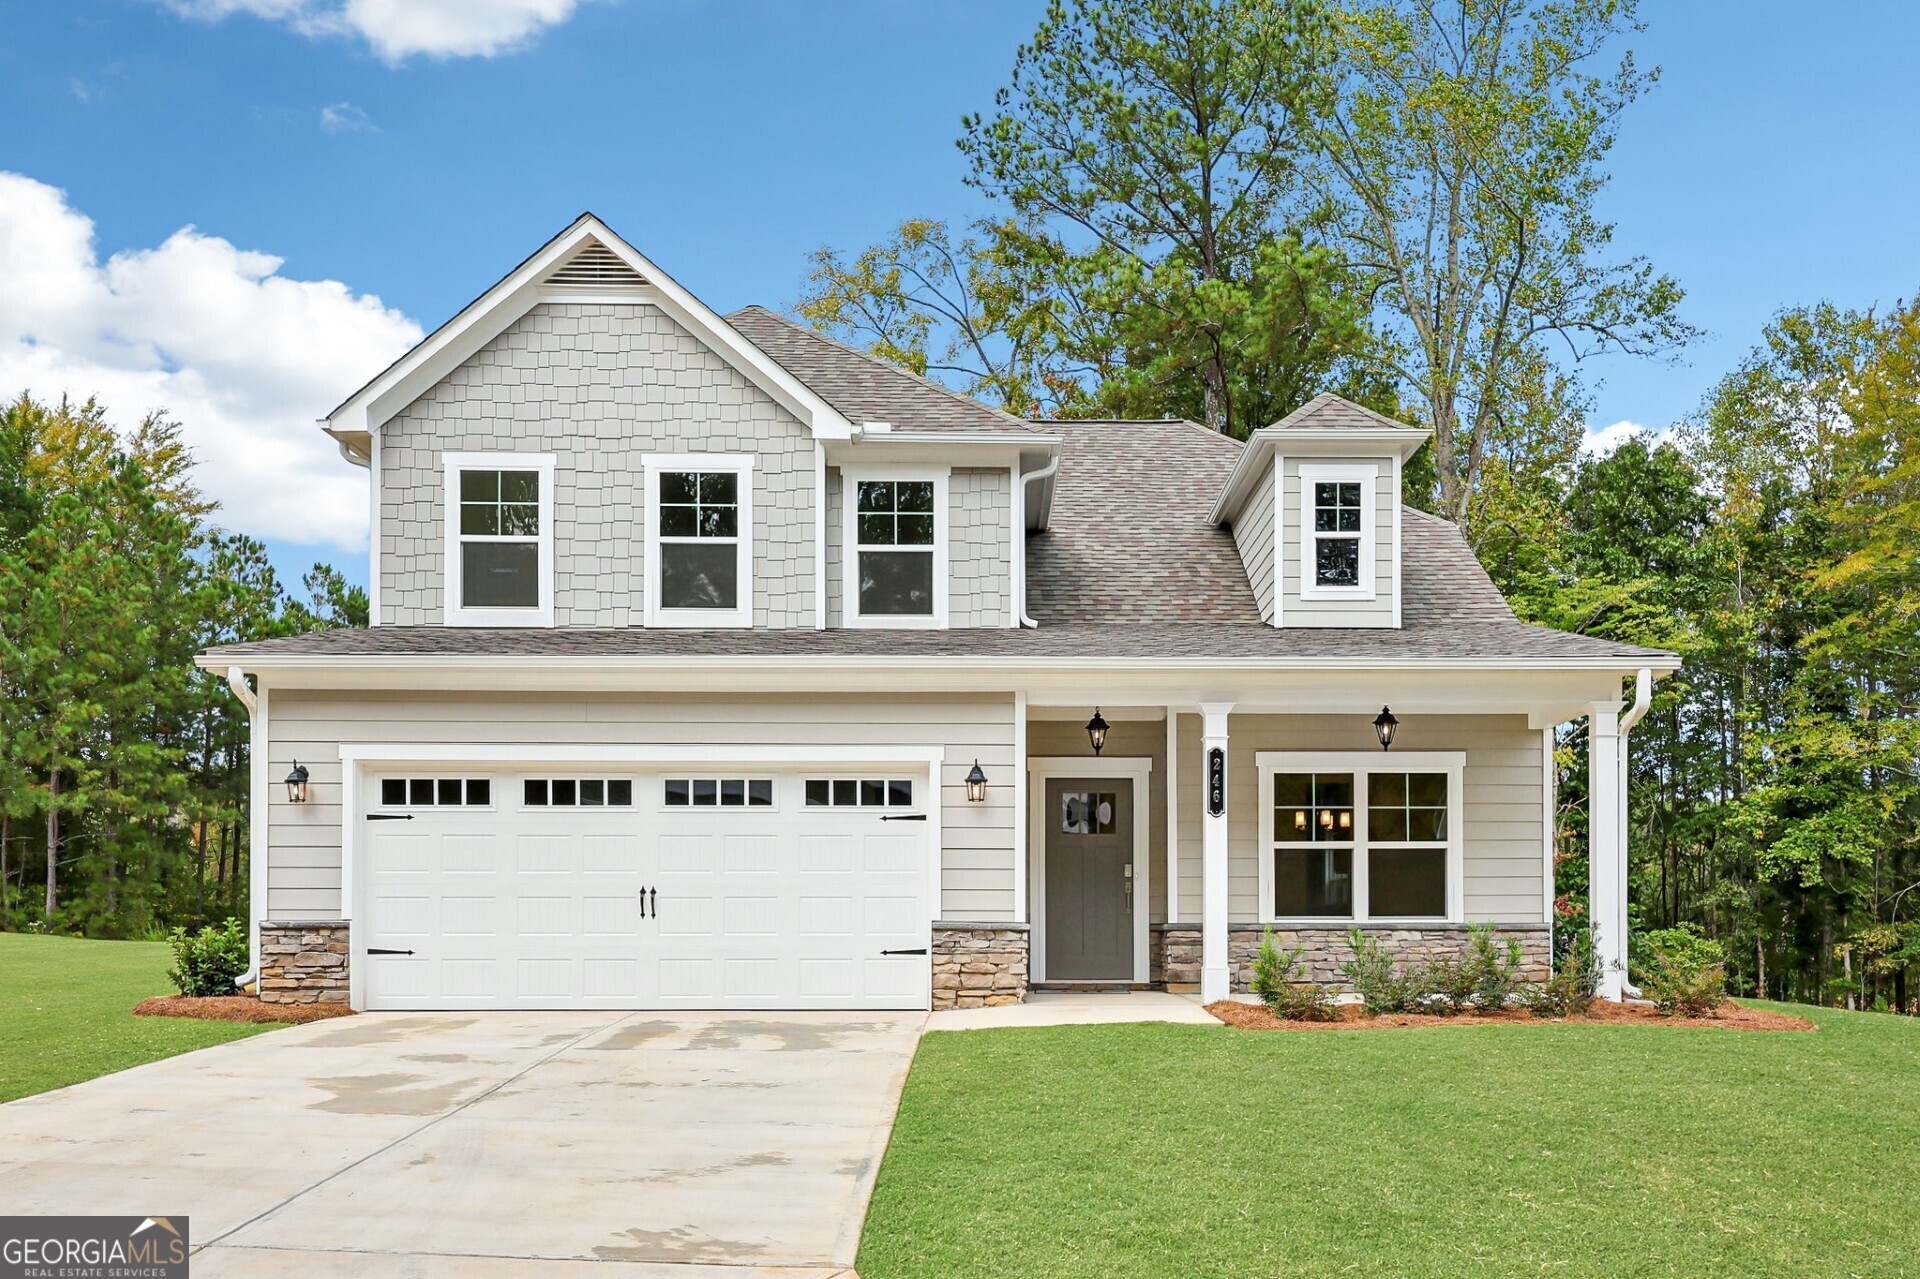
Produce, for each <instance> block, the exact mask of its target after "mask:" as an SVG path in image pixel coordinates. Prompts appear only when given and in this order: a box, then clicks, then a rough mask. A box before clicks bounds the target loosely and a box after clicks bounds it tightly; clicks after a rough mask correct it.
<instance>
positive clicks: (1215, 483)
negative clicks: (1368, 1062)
mask: <svg viewBox="0 0 1920 1279" xmlns="http://www.w3.org/2000/svg"><path fill="white" fill-rule="evenodd" d="M323 426H324V428H325V429H326V430H327V431H328V432H329V433H330V434H331V435H332V436H333V437H334V438H335V439H336V440H337V441H338V442H339V446H340V451H341V453H342V455H343V457H344V458H345V461H346V462H347V463H351V464H353V465H356V466H360V467H364V468H366V469H367V472H368V477H369V482H370V483H369V489H370V500H369V515H370V519H371V523H372V554H371V560H370V563H369V569H368V571H369V574H370V581H371V583H372V587H371V591H370V595H371V603H372V612H373V625H372V626H371V627H370V628H368V629H365V630H339V631H330V632H325V633H321V634H315V635H305V636H298V637H291V638H286V639H278V640H271V641H265V642H261V643H252V644H240V645H232V646H228V647H225V648H220V649H215V650H213V651H211V652H209V653H206V654H204V655H202V657H201V659H200V661H201V664H202V665H204V666H206V667H208V668H209V669H213V670H216V671H221V672H224V673H225V674H226V676H227V678H228V680H229V682H230V684H231V686H232V688H233V691H234V693H235V695H236V696H238V697H239V698H240V699H241V700H242V701H244V702H245V703H246V704H247V705H248V707H249V710H250V712H251V716H252V734H253V737H252V741H253V788H252V796H253V813H254V823H253V835H252V850H253V854H252V877H253V879H252V884H253V897H252V903H253V919H254V924H255V929H256V933H255V943H254V944H255V962H256V969H257V971H258V975H259V977H260V980H261V988H262V993H263V995H264V996H265V997H266V998H269V999H279V1000H296V999H328V1000H337V999H350V1000H351V1002H352V1004H353V1006H354V1007H356V1008H409V1009H450V1008H462V1009H464V1008H563V1007H610V1008H752V1007H768V1008H924V1007H929V1006H931V1007H947V1006H952V1005H955V1004H958V1005H962V1006H967V1005H973V1004H978V1003H986V1002H1004V1001H1008V1000H1014V999H1020V998H1023V997H1024V996H1025V994H1026V993H1027V991H1028V989H1029V988H1030V987H1031V986H1034V985H1042V984H1045V983H1049V982H1071V983H1076V984H1084V983H1114V984H1116V985H1149V984H1150V985H1161V984H1164V985H1166V986H1168V987H1171V988H1174V989H1198V990H1199V991H1200V992H1201V993H1202V994H1203V995H1204V996H1205V997H1207V998H1209V999H1211V998H1218V997H1220V996H1222V995H1224V994H1226V993H1227V992H1228V991H1229V990H1230V989H1240V988H1242V987H1243V986H1244V982H1245V980H1246V975H1247V972H1246V970H1247V968H1248V965H1249V961H1250V959H1251V956H1252V954H1253V951H1254V949H1255V947H1256V946H1257V944H1258V940H1259V936H1260V933H1261V930H1262V929H1264V928H1268V927H1271V928H1273V929H1275V930H1276V931H1278V932H1280V933H1281V934H1282V935H1283V936H1284V937H1286V938H1288V939H1290V940H1294V941H1297V942H1302V943H1305V944H1306V945H1308V947H1309V949H1310V954H1311V956H1312V957H1313V960H1314V962H1315V966H1316V971H1317V972H1318V974H1319V975H1320V976H1322V977H1324V978H1327V979H1329V980H1331V979H1333V978H1334V977H1335V973H1336V969H1335V965H1336V964H1337V962H1338V961H1339V960H1340V959H1342V958H1344V957H1345V954H1346V949H1345V939H1346V935H1347V933H1348V932H1349V930H1351V929H1352V928H1353V927H1355V926H1358V927H1360V928H1363V929H1368V930H1378V931H1379V932H1380V934H1381V935H1382V936H1383V937H1385V938H1386V939H1387V940H1388V941H1389V943H1390V945H1391V946H1392V947H1393V948H1395V949H1396V950H1398V951H1400V952H1402V953H1416V952H1423V951H1431V950H1433V949H1435V948H1451V947H1457V946H1459V945H1460V944H1461V943H1462V940H1463V937H1464V930H1465V926H1466V925H1467V924H1469V923H1472V922H1482V921H1484V922H1488V923H1492V924H1495V925H1497V926H1498V927H1499V928H1500V929H1501V930H1503V931H1506V932H1510V933H1511V934H1512V935H1514V936H1516V937H1517V938H1518V939H1519V940H1520V941H1521V942H1522V943H1523V945H1524V947H1525V948H1526V951H1527V953H1528V955H1529V956H1530V957H1531V958H1532V959H1533V961H1534V962H1535V963H1536V964H1538V965H1544V964H1545V963H1546V962H1547V959H1548V951H1549V936H1550V933H1549V928H1550V921H1551V917H1552V910H1553V895H1554V894H1553V844H1554V832H1553V827H1554V802H1555V799H1554V764H1553V744H1554V739H1553V732H1554V729H1555V726H1556V725H1560V724H1562V723H1565V722H1567V721H1569V720H1573V719H1576V718H1580V717H1587V718H1589V720H1590V730H1589V731H1590V734H1591V747H1592V749H1591V751H1590V760H1591V770H1592V775H1591V779H1590V792H1591V828H1592V839H1591V848H1592V853H1591V856H1592V862H1593V866H1592V869H1593V884H1594V890H1593V893H1594V911H1595V918H1596V920H1597V921H1598V934H1599V947H1600V950H1601V953H1602V955H1603V957H1604V958H1606V959H1607V960H1608V961H1609V963H1610V962H1611V960H1613V959H1616V958H1618V957H1619V956H1620V954H1621V953H1622V950H1623V946H1624V942H1625V934H1626V910H1625V901H1626V878H1625V866H1626V859H1625V840H1626V830H1625V823H1624V821H1623V820H1622V815H1623V809H1624V792H1623V788H1622V781H1623V779H1624V775H1625V758H1626V755H1625V751H1626V747H1625V738H1626V733H1627V729H1628V728H1630V727H1631V724H1632V722H1633V721H1634V720H1635V719H1637V718H1638V716H1639V714H1640V713H1642V712H1643V711H1644V709H1645V706H1646V698H1647V694H1648V689H1649V686H1650V684H1651V680H1652V677H1653V675H1654V674H1655V673H1657V672H1664V671H1667V670H1671V669H1672V668H1673V667H1674V666H1676V665H1677V661H1676V659H1675V658H1674V657H1673V656H1672V655H1671V654H1668V653H1663V652H1657V651H1652V650H1647V649H1640V648H1632V647H1627V646H1623V645H1619V644H1613V643H1608V642H1603V641H1599V640H1595V639H1590V638H1584V637H1580V636H1575V635H1568V634H1562V633H1559V632H1555V631H1550V630H1544V629H1541V628H1539V627H1534V626H1529V625H1525V624H1522V623H1521V622H1519V621H1518V620H1516V618H1515V617H1514V615H1513V613H1512V611H1511V610H1510V609H1509V608H1508V607H1507V605H1506V603H1505V602H1504V601H1503V600H1502V599H1501V598H1500V595H1499V594H1498V592H1497V591H1496V590H1495V589H1494V587H1493V586H1492V584H1491V583H1490V582H1489V580H1488V578H1487V576H1486V575H1485V573H1483V572H1482V571H1481V568H1480V566H1479V564H1478V563H1477V562H1476V561H1475V559H1474V557H1473V554H1472V552H1471V551H1470V550H1469V548H1468V546H1467V544H1466V542H1465V540H1464V539H1463V538H1462V537H1461V535H1460V533H1459V531H1458V530H1457V529H1456V528H1454V527H1453V526H1452V525H1450V524H1447V523H1445V522H1443V521H1441V520H1438V519H1436V518H1434V517H1433V516H1431V515H1427V514H1425V513H1422V512H1420V511H1418V510H1414V509H1411V508H1408V507H1406V506H1405V505H1404V504H1403V503H1402V501H1401V482H1400V478H1401V469H1402V466H1403V465H1404V463H1405V462H1406V460H1407V458H1408V457H1409V456H1410V455H1412V454H1413V453H1414V452H1415V451H1416V450H1417V449H1419V448H1420V447H1421V446H1422V444H1423V443H1424V442H1425V440H1426V432H1424V431H1422V430H1419V429H1415V428H1413V427H1409V426H1406V425H1403V424H1401V423H1398V422H1394V421H1390V420H1388V419H1385V418H1383V417H1380V416H1378V415H1377V414H1374V413H1372V412H1369V411H1368V410H1366V409H1363V408H1360V407H1357V406H1355V405H1352V404H1349V403H1347V402H1345V401H1342V400H1339V399H1337V398H1334V397H1331V396H1322V397H1320V398H1318V399H1316V400H1313V401H1312V402H1311V403H1309V404H1307V405H1305V406H1304V407H1302V408H1301V409H1300V410H1299V411H1297V412H1295V413H1293V414H1291V415H1289V416H1288V417H1286V418H1285V419H1284V420H1282V421H1279V422H1276V423H1274V424H1273V425H1271V426H1268V427H1266V428H1264V429H1262V430H1259V431H1257V432H1255V433H1254V435H1253V437H1252V439H1251V440H1250V441H1248V442H1247V443H1245V444H1242V443H1239V442H1236V441H1234V440H1231V439H1226V438H1223V437H1221V436H1219V435H1217V434H1215V433H1213V432H1211V431H1208V430H1206V429H1204V428H1202V427H1199V426H1196V425H1194V424H1192V423H1188V422H1179V421H1151V422H1107V421H1060V422H1031V421H1023V420H1020V419H1017V418H1014V417H1010V416H1008V415H1006V414H1004V413H1001V412H998V411H996V410H993V409H990V408H987V407H985V406H983V405H981V404H978V403H976V402H974V401H972V400H969V399H967V398H965V397H962V396H960V395H956V394H954V393H953V392H951V391H948V390H946V389H944V388H942V387H939V386H937V385H935V384H934V383H932V382H929V381H926V380H924V379H921V378H918V377H915V376H912V375H911V374H908V373H906V372H903V371H902V370H900V369H898V368H895V367H892V366H890V365H888V364H885V363H882V362H880V361H878V360H876V359H874V358H872V357H870V356H868V355H866V354H863V353H861V352H858V351H854V350H851V349H849V348H847V347H844V346H841V345H839V344H837V343H835V342H833V341H830V340H828V339H827V338H825V337H823V336H821V335H819V334H817V333H814V332H812V331H810V330H807V329H805V328H802V327H799V326H796V325H795V324H793V323H791V322H790V321H788V320H785V319H782V318H781V317H779V316H777V315H775V314H773V313H771V312H769V311H766V310H762V309H760V308H748V309H746V310H742V311H738V312H735V313H734V314H732V315H727V316H721V315H717V314H715V313H714V312H713V311H711V310H710V309H708V308H707V307H706V306H705V305H703V304H702V303H701V302H700V301H699V299H697V298H696V297H694V296H693V295H692V294H691V293H689V292H688V291H687V290H686V289H684V288H683V287H681V285H680V284H678V283H677V282H676V281H674V280H673V279H671V278H670V277H668V276H667V275H666V274H665V273H664V272H662V271H661V270H660V269H659V268H658V267H656V266H655V265H654V264H653V263H652V262H650V261H648V260H647V259H646V258H644V257H643V256H641V254H639V253H638V252H636V251H635V250H634V249H633V248H632V247H631V246H630V245H628V244H627V243H626V242H625V241H623V240H621V239H620V238H619V237H618V236H616V235H614V234H613V233H612V232H611V231H610V230H608V228H607V227H606V226H605V225H603V224H602V223H601V222H600V221H599V220H597V219H595V218H593V217H591V216H583V217H582V218H580V219H579V220H578V221H577V222H575V223H574V224H573V225H572V226H570V227H569V228H567V229H566V230H565V231H564V232H562V233H561V234H560V235H558V236H557V237H555V238H554V239H553V240H551V241H550V242H548V243H547V244H546V245H544V246H543V247H541V248H540V249H539V250H538V251H537V252H536V253H534V254H533V256H532V257H530V258H528V259H527V260H526V261H525V262H523V263H521V264H520V265H519V266H518V267H516V268H515V269H514V270H513V271H512V272H511V273H510V274H509V275H507V276H506V278H505V279H503V280H501V281H500V282H499V283H497V284H495V285H494V286H493V287H492V288H490V289H488V290H487V291H486V292H485V293H484V294H482V295H481V296H480V298H479V299H478V300H476V301H475V302H474V303H473V304H472V305H470V306H468V307H467V308H466V309H465V310H463V311H461V312H460V314H458V315H457V316H455V317H454V318H453V319H451V320H449V321H448V322H447V323H446V324H445V325H443V326H442V327H441V328H440V329H438V330H437V331H435V332H434V333H433V334H432V335H430V336H429V337H427V338H426V339H425V340H424V341H422V342H421V343H420V344H419V345H418V346H417V347H415V348H414V349H413V350H412V351H410V352H408V353H407V355H405V356H404V357H403V358H402V359H400V360H399V361H398V362H396V363H395V364H394V365H393V366H392V367H391V368H389V369H387V370H386V371H385V372H383V373H381V374H380V375H379V376H378V377H376V378H375V379H374V380H373V381H371V382H369V383H368V384H367V385H366V386H364V387H362V388H361V389H360V390H358V391H356V392H355V393H354V394H353V395H352V396H351V397H349V398H348V399H347V400H346V402H345V403H343V404H342V405H341V406H340V407H339V408H338V409H336V410H335V411H334V412H333V413H332V414H330V415H329V416H328V417H327V419H326V420H325V422H324V423H323ZM343 464H344V463H343ZM1636 676H1637V679H1634V677H1636ZM1630 679H1632V680H1634V684H1633V688H1634V700H1633V701H1632V702H1631V703H1630V704H1629V703H1627V701H1626V699H1625V698H1623V696H1622V691H1623V681H1626V680H1630ZM1623 711H1624V714H1623ZM1619 983H1620V974H1619V972H1618V971H1617V970H1615V969H1613V968H1612V967H1611V966H1610V967H1609V972H1608V976H1607V985H1608V988H1609V992H1610V993H1617V991H1618V987H1619Z"/></svg>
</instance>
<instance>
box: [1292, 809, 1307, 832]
mask: <svg viewBox="0 0 1920 1279" xmlns="http://www.w3.org/2000/svg"><path fill="white" fill-rule="evenodd" d="M1293 828H1294V829H1295V830H1305V829H1306V828H1307V810H1306V809H1304V808H1296V809H1294V810H1293Z"/></svg>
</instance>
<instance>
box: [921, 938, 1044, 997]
mask: <svg viewBox="0 0 1920 1279" xmlns="http://www.w3.org/2000/svg"><path fill="white" fill-rule="evenodd" d="M1026 998H1027V926H1026V925H1025V924H1013V923H1005V922H995V921H988V922H983V923H947V922H944V921H942V922H940V923H936V924H935V925H934V926H933V1008H934V1011H935V1012H938V1011H939V1010H941V1009H943V1008H985V1007H989V1006H991V1005H995V1004H1018V1003H1023V1002H1025V1000H1026Z"/></svg>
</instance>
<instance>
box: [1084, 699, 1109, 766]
mask: <svg viewBox="0 0 1920 1279" xmlns="http://www.w3.org/2000/svg"><path fill="white" fill-rule="evenodd" d="M1087 740H1088V741H1090V742H1092V743H1093V753H1094V754H1095V755H1098V754H1099V753H1100V748H1101V747H1103V746H1105V745H1106V744H1107V721H1106V719H1105V718H1104V717H1103V716H1102V715H1101V714H1100V708H1099V707H1098V706H1096V707H1094V708H1093V718H1092V719H1090V720H1088V721H1087Z"/></svg>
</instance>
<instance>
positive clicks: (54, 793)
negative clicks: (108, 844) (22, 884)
mask: <svg viewBox="0 0 1920 1279" xmlns="http://www.w3.org/2000/svg"><path fill="white" fill-rule="evenodd" d="M59 878H60V769H59V768H58V766H56V767H54V768H52V769H49V770H48V772H47V902H46V906H45V908H44V910H43V912H42V917H43V919H44V920H45V922H46V923H47V924H49V925H51V924H52V922H53V911H54V907H55V906H57V905H58V904H59V902H58V893H57V891H56V888H55V886H56V885H57V884H58V882H59Z"/></svg>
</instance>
